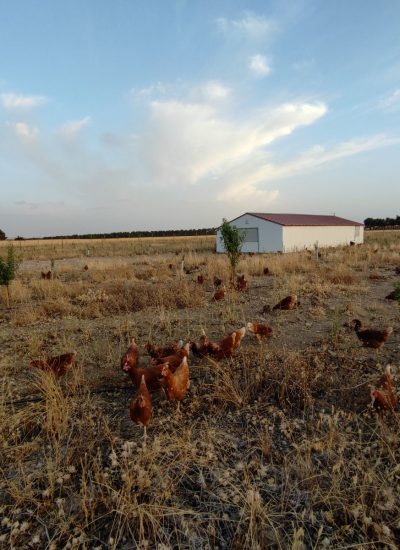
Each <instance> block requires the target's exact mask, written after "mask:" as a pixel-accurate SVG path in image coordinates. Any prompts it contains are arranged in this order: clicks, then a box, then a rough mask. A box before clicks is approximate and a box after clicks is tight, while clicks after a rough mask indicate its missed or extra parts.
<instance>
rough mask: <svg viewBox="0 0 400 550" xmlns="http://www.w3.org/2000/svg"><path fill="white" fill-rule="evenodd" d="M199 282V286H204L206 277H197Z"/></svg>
mask: <svg viewBox="0 0 400 550" xmlns="http://www.w3.org/2000/svg"><path fill="white" fill-rule="evenodd" d="M197 282H198V283H199V285H202V284H203V283H204V275H201V274H200V275H197Z"/></svg>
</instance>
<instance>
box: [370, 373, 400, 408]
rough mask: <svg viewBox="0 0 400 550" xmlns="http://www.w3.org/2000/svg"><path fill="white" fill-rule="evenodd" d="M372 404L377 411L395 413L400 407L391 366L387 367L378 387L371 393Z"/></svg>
mask: <svg viewBox="0 0 400 550" xmlns="http://www.w3.org/2000/svg"><path fill="white" fill-rule="evenodd" d="M370 395H371V400H372V404H373V406H374V407H375V408H376V409H379V410H386V411H395V410H396V409H397V407H398V399H397V394H396V384H395V382H394V378H393V375H392V373H391V366H390V365H387V367H386V369H385V372H384V373H383V374H382V376H381V377H380V379H379V381H378V383H377V385H376V387H375V388H374V389H371V392H370Z"/></svg>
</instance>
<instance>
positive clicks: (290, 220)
mask: <svg viewBox="0 0 400 550" xmlns="http://www.w3.org/2000/svg"><path fill="white" fill-rule="evenodd" d="M246 214H249V215H250V216H255V217H256V218H261V219H263V220H267V221H269V222H272V223H277V224H278V225H311V226H313V225H314V226H321V225H329V226H349V225H352V226H354V225H359V226H363V225H364V224H363V223H359V222H353V221H351V220H346V219H344V218H339V217H338V216H316V215H314V214H260V213H258V212H246ZM243 215H244V214H243ZM240 217H241V216H240ZM236 219H237V218H236Z"/></svg>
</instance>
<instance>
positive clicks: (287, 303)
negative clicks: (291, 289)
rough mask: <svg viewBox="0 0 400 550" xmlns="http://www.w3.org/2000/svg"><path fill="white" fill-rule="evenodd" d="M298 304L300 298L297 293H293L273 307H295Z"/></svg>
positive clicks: (287, 308)
mask: <svg viewBox="0 0 400 550" xmlns="http://www.w3.org/2000/svg"><path fill="white" fill-rule="evenodd" d="M296 305H298V300H297V296H296V294H292V295H291V296H286V298H283V300H281V301H280V302H278V303H277V304H276V305H275V306H274V307H273V308H272V309H274V310H276V309H286V310H289V309H293V308H294V307H296Z"/></svg>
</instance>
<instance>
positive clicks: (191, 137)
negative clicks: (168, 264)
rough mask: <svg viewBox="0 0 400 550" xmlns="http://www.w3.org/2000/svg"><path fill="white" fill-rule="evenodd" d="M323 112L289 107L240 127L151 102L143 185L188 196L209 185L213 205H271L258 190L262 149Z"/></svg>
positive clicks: (201, 110)
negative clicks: (178, 190)
mask: <svg viewBox="0 0 400 550" xmlns="http://www.w3.org/2000/svg"><path fill="white" fill-rule="evenodd" d="M326 112H327V108H326V106H325V105H324V104H322V103H315V104H308V103H291V104H283V105H279V106H277V107H275V108H272V109H271V108H264V109H261V110H259V111H257V112H254V113H253V114H252V115H251V116H249V117H248V118H247V119H246V121H245V122H238V121H235V120H232V119H227V118H222V117H221V116H220V114H219V112H218V111H217V110H216V108H214V107H212V106H211V105H204V104H195V103H192V104H189V103H183V102H177V101H169V102H153V103H152V104H151V123H150V126H149V128H148V136H147V139H144V140H142V142H141V145H142V151H141V157H142V159H143V160H145V164H146V167H147V179H148V180H149V181H156V182H158V183H161V184H163V185H165V186H168V187H169V188H171V189H174V188H181V189H183V190H185V192H186V193H190V194H193V193H196V191H195V189H196V188H198V189H203V188H206V189H208V188H209V187H210V185H212V190H209V191H208V192H211V195H212V196H213V197H215V198H216V199H217V200H220V201H226V202H235V201H241V200H243V201H244V200H245V201H246V205H247V207H250V206H251V207H256V206H257V204H258V205H259V204H261V203H262V204H264V205H266V204H269V203H270V202H272V201H273V200H275V199H276V197H277V196H278V191H277V190H265V189H259V188H257V184H258V183H260V181H262V178H260V176H259V172H260V170H262V168H263V166H264V165H265V163H266V158H267V153H266V151H265V148H266V147H267V146H268V145H269V144H271V143H272V142H274V141H276V140H277V139H279V138H281V137H283V136H286V135H289V134H291V133H292V132H294V131H295V130H296V129H298V128H299V127H301V126H306V125H309V124H313V123H314V122H315V121H317V120H318V119H319V118H321V117H322V116H323V115H324V114H325V113H326ZM188 186H192V187H193V189H192V190H191V191H189V189H188Z"/></svg>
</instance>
